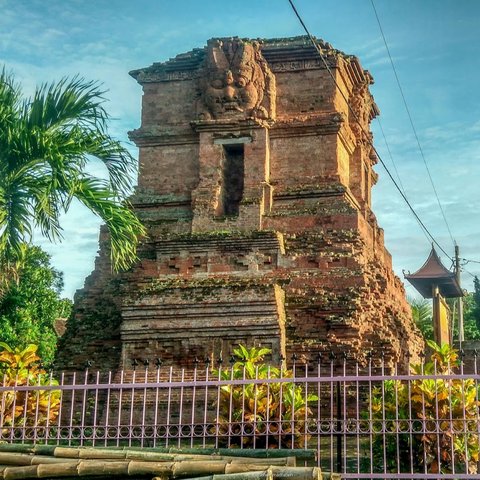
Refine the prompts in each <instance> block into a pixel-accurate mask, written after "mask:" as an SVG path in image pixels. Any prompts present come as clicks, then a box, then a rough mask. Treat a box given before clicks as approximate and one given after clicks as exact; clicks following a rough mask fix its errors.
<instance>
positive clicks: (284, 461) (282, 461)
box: [223, 457, 295, 466]
mask: <svg viewBox="0 0 480 480" xmlns="http://www.w3.org/2000/svg"><path fill="white" fill-rule="evenodd" d="M223 458H225V459H226V460H228V461H229V462H230V463H250V464H254V463H256V464H258V465H278V466H287V465H289V463H292V462H293V465H291V466H295V457H290V458H291V459H292V460H289V459H288V458H282V457H280V458H250V457H223ZM289 466H290V465H289Z"/></svg>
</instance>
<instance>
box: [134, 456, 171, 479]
mask: <svg viewBox="0 0 480 480" xmlns="http://www.w3.org/2000/svg"><path fill="white" fill-rule="evenodd" d="M173 467H174V463H173V462H139V461H136V460H131V461H130V462H128V475H130V476H135V475H155V476H160V477H162V478H163V477H164V476H166V477H169V476H171V475H172V472H173Z"/></svg>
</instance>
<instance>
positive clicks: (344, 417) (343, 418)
mask: <svg viewBox="0 0 480 480" xmlns="http://www.w3.org/2000/svg"><path fill="white" fill-rule="evenodd" d="M342 358H343V378H345V377H346V376H347V353H346V352H343V353H342ZM340 387H341V388H340V393H341V395H342V396H341V399H342V404H343V405H342V409H341V417H340V425H341V429H342V436H341V437H340V438H342V440H343V445H342V446H343V459H342V464H343V468H342V473H346V471H347V439H348V437H347V426H346V421H347V419H348V411H347V383H346V382H345V380H342V383H341V385H340Z"/></svg>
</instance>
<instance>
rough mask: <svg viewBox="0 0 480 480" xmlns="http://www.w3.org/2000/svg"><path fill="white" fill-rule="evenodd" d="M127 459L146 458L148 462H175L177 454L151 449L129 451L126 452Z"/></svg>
mask: <svg viewBox="0 0 480 480" xmlns="http://www.w3.org/2000/svg"><path fill="white" fill-rule="evenodd" d="M125 455H126V457H125V458H126V459H127V460H145V461H148V462H175V455H170V454H168V453H160V452H150V451H143V452H140V451H135V452H131V451H127V452H125Z"/></svg>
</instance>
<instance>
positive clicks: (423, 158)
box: [370, 0, 455, 245]
mask: <svg viewBox="0 0 480 480" xmlns="http://www.w3.org/2000/svg"><path fill="white" fill-rule="evenodd" d="M370 2H371V4H372V7H373V11H374V12H375V18H376V19H377V23H378V27H379V29H380V33H381V35H382V39H383V43H384V44H385V48H386V50H387V54H388V58H389V59H390V64H391V65H392V70H393V73H394V75H395V80H396V81H397V85H398V89H399V90H400V94H401V96H402V100H403V104H404V105H405V110H406V112H407V115H408V119H409V121H410V125H411V127H412V130H413V134H414V136H415V140H416V142H417V145H418V150H419V151H420V155H421V157H422V160H423V164H424V165H425V169H426V170H427V174H428V178H429V180H430V184H431V185H432V189H433V193H434V194H435V197H436V199H437V203H438V206H439V208H440V211H441V213H442V217H443V220H444V222H445V225H446V227H447V230H448V234H449V235H450V238H451V240H452V243H453V244H454V245H455V240H454V238H453V235H452V232H451V230H450V226H449V224H448V221H447V217H446V215H445V211H444V209H443V206H442V203H441V202H440V198H439V196H438V193H437V189H436V187H435V183H434V182H433V178H432V175H431V173H430V168H429V167H428V163H427V159H426V158H425V154H424V153H423V148H422V146H421V144H420V140H419V138H418V134H417V130H416V128H415V125H414V123H413V118H412V115H411V114H410V109H409V108H408V104H407V99H406V98H405V94H404V93H403V88H402V85H401V84H400V79H399V77H398V74H397V69H396V68H395V64H394V63H393V58H392V55H391V54H390V49H389V48H388V44H387V39H386V38H385V34H384V33H383V28H382V25H381V23H380V18H379V16H378V13H377V9H376V8H375V3H374V0H370Z"/></svg>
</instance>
